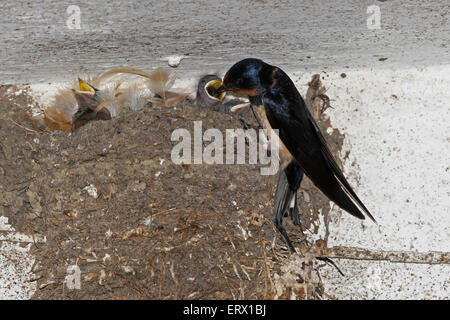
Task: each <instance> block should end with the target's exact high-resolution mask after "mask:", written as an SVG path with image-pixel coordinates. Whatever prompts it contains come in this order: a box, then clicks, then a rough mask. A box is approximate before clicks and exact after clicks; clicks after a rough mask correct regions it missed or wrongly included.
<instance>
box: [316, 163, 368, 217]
mask: <svg viewBox="0 0 450 320" xmlns="http://www.w3.org/2000/svg"><path fill="white" fill-rule="evenodd" d="M322 161H323V163H322V164H320V163H316V165H317V166H318V167H317V168H316V170H311V171H310V172H309V174H308V176H309V177H310V179H311V180H312V181H313V182H314V184H315V185H316V186H317V187H318V188H319V189H320V190H321V191H322V192H323V193H324V194H325V195H326V196H327V197H328V198H329V199H330V200H332V201H333V202H334V203H336V204H337V205H338V206H339V207H341V208H342V209H344V210H345V211H347V212H348V213H350V214H351V215H353V216H355V217H357V218H359V219H364V218H365V216H364V214H363V212H362V209H361V208H360V207H358V205H357V204H359V203H358V201H357V200H359V199H358V198H357V196H356V194H355V193H354V191H353V190H352V189H351V187H350V185H349V184H348V182H347V180H345V178H343V175H342V173H341V172H340V171H339V172H338V173H336V170H334V168H333V167H332V166H331V164H330V163H329V161H327V159H325V158H322ZM319 162H320V161H319ZM340 175H342V177H340ZM342 179H343V180H342ZM342 181H344V182H342ZM355 198H356V199H357V200H356V199H355ZM359 201H361V200H359ZM366 210H367V209H366ZM364 212H366V211H365V210H364ZM366 214H368V215H369V217H370V218H371V219H372V220H373V217H372V215H370V213H368V211H367V212H366Z"/></svg>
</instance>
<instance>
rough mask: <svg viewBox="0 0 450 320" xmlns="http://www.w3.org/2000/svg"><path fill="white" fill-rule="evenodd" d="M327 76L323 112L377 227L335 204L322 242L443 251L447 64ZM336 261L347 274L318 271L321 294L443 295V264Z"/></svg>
mask: <svg viewBox="0 0 450 320" xmlns="http://www.w3.org/2000/svg"><path fill="white" fill-rule="evenodd" d="M329 75H330V77H329V78H326V80H325V81H326V83H327V84H328V85H329V87H330V88H329V90H328V92H327V93H328V95H329V96H330V97H332V98H333V99H334V101H333V103H332V105H333V106H334V109H329V111H328V114H329V115H330V118H331V122H332V125H333V127H335V128H338V129H339V130H340V131H341V132H342V133H344V134H345V137H346V138H345V142H344V147H343V154H342V156H344V155H345V152H346V151H347V150H349V151H350V154H349V157H348V159H347V160H346V162H345V173H346V176H347V177H349V180H350V182H351V184H352V185H353V186H355V190H356V192H357V194H358V195H359V197H360V198H361V199H362V200H363V202H364V203H365V204H366V206H367V207H368V208H369V210H371V212H372V214H373V215H374V216H375V218H376V220H377V222H378V226H377V225H375V224H373V223H372V222H370V220H365V221H363V222H361V221H359V220H357V219H354V218H353V217H351V216H350V215H348V214H346V213H342V212H341V211H339V212H337V210H334V212H333V218H332V221H331V224H330V237H329V239H328V246H329V247H333V246H346V247H357V248H365V249H373V250H387V251H410V252H422V253H426V252H430V251H441V252H449V251H450V161H449V159H450V126H449V122H450V102H449V101H450V90H449V88H450V65H441V66H434V67H426V68H422V69H397V70H389V69H376V70H356V71H346V75H347V76H346V77H345V78H342V77H341V76H340V73H339V72H335V73H330V74H329ZM338 260H339V261H338V262H339V264H340V266H341V267H342V269H343V270H345V272H346V273H347V274H348V276H347V278H342V277H339V276H338V275H337V274H336V272H334V271H332V270H331V271H330V272H327V273H326V275H325V279H326V286H327V288H328V290H329V291H328V293H329V294H331V295H334V296H336V297H338V298H344V299H350V298H353V299H357V298H370V299H372V298H376V299H396V298H400V299H413V298H419V299H429V298H440V299H448V298H449V297H450V264H449V263H450V261H446V263H447V264H442V265H434V266H429V265H426V264H425V265H423V264H422V265H421V264H402V263H389V262H373V261H372V262H368V261H348V260H343V259H342V260H341V259H338ZM373 272H375V273H376V274H377V279H378V280H377V279H373V277H372V276H371V275H370V274H372V273H373ZM377 281H379V283H378V284H377V283H376V282H377ZM368 282H370V284H371V285H370V286H368V285H367V283H368Z"/></svg>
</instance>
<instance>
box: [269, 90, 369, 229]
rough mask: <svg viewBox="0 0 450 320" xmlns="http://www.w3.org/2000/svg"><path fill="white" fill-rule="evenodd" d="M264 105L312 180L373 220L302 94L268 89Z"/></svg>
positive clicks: (349, 209)
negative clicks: (328, 145)
mask: <svg viewBox="0 0 450 320" xmlns="http://www.w3.org/2000/svg"><path fill="white" fill-rule="evenodd" d="M292 90H293V88H292V89H291V90H290V91H292ZM295 90H296V89H295ZM263 104H264V109H265V111H266V116H267V119H268V120H269V123H270V125H271V126H272V128H273V129H278V130H279V131H278V134H279V136H280V139H281V141H283V143H284V144H285V146H286V147H287V148H288V150H289V151H290V152H291V154H292V155H293V157H294V158H295V159H296V160H297V162H298V163H299V164H300V166H301V167H302V168H303V170H304V172H305V174H306V175H307V176H308V177H309V178H310V179H311V180H312V181H313V183H314V184H315V185H316V186H317V187H318V188H319V189H320V190H321V191H322V192H323V193H324V194H325V195H326V196H327V197H328V198H330V199H331V200H332V201H334V202H335V203H336V204H337V205H339V206H340V207H341V208H343V209H344V210H346V211H347V212H349V213H350V214H352V215H354V216H355V217H358V218H360V219H364V215H363V213H362V212H361V211H363V212H365V213H366V214H367V216H369V217H370V218H371V219H372V220H374V218H373V216H372V215H371V214H370V212H369V210H368V209H367V208H366V207H365V206H364V204H363V203H362V201H361V200H360V199H359V198H358V196H357V195H356V193H355V192H354V191H353V189H352V188H351V186H350V184H349V183H348V182H347V180H346V179H345V177H344V175H343V173H342V171H341V170H340V169H339V166H338V165H337V163H336V161H335V160H334V158H333V156H332V155H331V152H330V150H329V149H328V147H327V144H326V141H325V138H324V137H323V135H322V134H321V132H320V130H319V127H318V126H317V124H316V122H315V121H314V119H313V117H312V115H311V114H310V112H309V110H308V108H307V107H306V105H305V102H304V101H303V99H302V98H301V96H300V94H298V92H289V94H280V93H274V92H268V93H266V94H265V95H264V97H263ZM374 221H375V220H374Z"/></svg>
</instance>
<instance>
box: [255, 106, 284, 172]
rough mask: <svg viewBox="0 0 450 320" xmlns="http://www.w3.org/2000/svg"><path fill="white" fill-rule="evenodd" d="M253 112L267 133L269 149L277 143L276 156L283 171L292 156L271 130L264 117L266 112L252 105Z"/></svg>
mask: <svg viewBox="0 0 450 320" xmlns="http://www.w3.org/2000/svg"><path fill="white" fill-rule="evenodd" d="M252 108H253V111H254V112H255V116H256V118H258V122H259V123H260V124H261V125H262V126H263V128H264V129H266V131H267V135H268V137H267V139H268V141H269V147H270V145H271V144H272V143H274V142H275V143H278V146H279V149H278V156H279V158H280V163H281V168H282V169H284V168H285V167H286V166H287V165H288V164H289V163H290V162H291V161H292V159H293V157H292V154H291V153H290V152H289V150H288V149H287V148H286V146H285V145H284V143H283V141H281V139H280V138H279V137H278V135H277V134H276V133H275V131H273V130H272V126H271V125H270V122H269V120H268V119H267V116H266V111H265V109H264V106H263V105H254V104H252Z"/></svg>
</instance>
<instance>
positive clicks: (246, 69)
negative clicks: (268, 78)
mask: <svg viewBox="0 0 450 320" xmlns="http://www.w3.org/2000/svg"><path fill="white" fill-rule="evenodd" d="M270 67H271V66H269V65H268V64H267V63H265V62H263V61H261V60H259V59H254V58H249V59H244V60H241V61H239V62H237V63H236V64H235V65H233V66H232V67H231V68H230V70H228V72H227V73H226V74H225V77H224V78H223V84H222V86H223V90H225V91H233V92H235V93H240V94H244V95H248V96H256V95H258V94H259V93H260V92H261V89H262V83H261V75H262V73H263V72H264V71H265V70H266V69H268V68H270Z"/></svg>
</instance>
